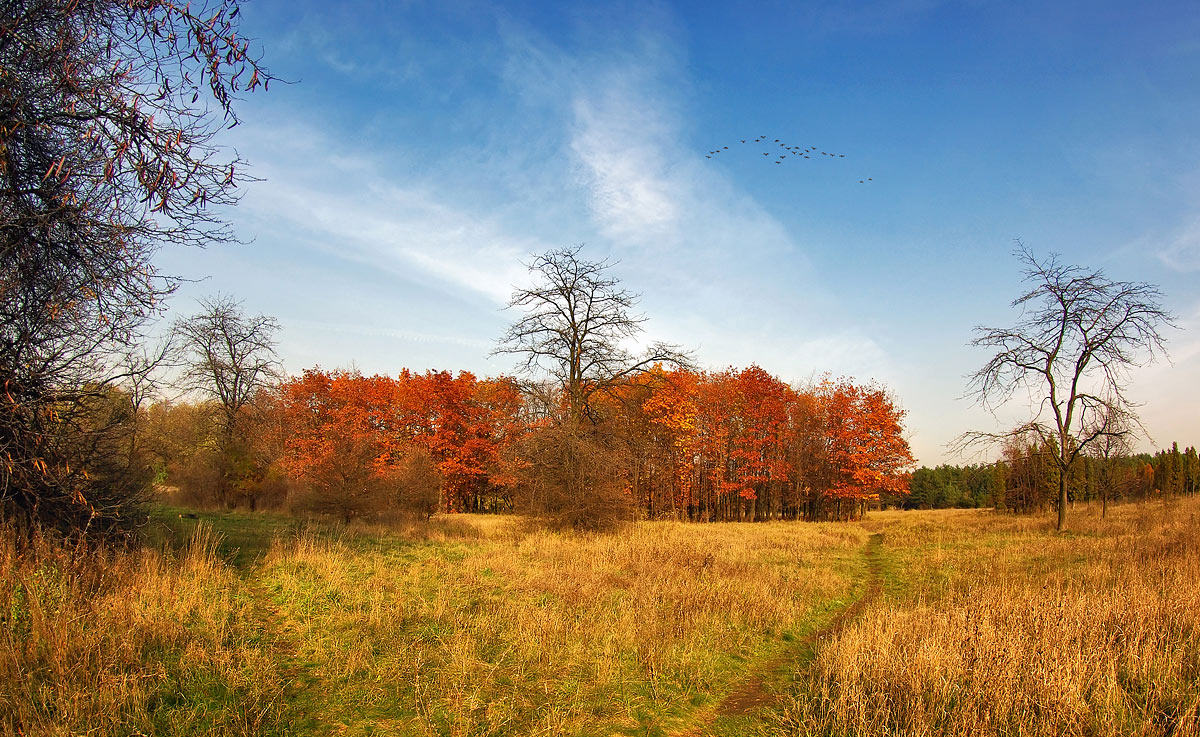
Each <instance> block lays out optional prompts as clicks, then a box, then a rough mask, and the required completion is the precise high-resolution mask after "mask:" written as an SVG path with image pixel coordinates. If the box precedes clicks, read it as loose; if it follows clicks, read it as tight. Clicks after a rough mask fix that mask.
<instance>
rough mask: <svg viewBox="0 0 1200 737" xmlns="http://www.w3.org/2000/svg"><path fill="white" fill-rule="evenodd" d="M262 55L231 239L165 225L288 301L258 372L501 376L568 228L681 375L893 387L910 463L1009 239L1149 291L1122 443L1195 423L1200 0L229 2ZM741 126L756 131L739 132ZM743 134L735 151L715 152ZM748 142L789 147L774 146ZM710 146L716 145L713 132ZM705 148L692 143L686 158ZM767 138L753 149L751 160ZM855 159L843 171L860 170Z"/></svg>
mask: <svg viewBox="0 0 1200 737" xmlns="http://www.w3.org/2000/svg"><path fill="white" fill-rule="evenodd" d="M240 17H241V19H242V23H243V27H242V31H243V35H247V36H249V37H250V38H253V39H255V42H254V43H255V44H256V45H257V46H258V47H259V48H260V49H261V52H262V57H263V62H264V64H265V65H266V66H267V68H269V69H270V71H271V72H272V73H273V74H274V75H275V76H276V77H277V78H279V81H277V82H274V83H272V84H271V86H270V89H269V91H268V92H267V93H265V94H262V93H259V92H256V93H253V94H251V95H248V96H246V97H245V98H244V99H243V100H242V101H241V103H240V104H239V106H238V108H237V109H238V111H239V114H240V117H241V119H242V124H241V125H239V126H238V127H236V128H234V129H232V130H230V131H227V135H226V137H225V139H224V140H225V143H226V144H228V145H229V146H230V147H231V149H235V150H236V152H237V154H238V155H239V156H241V157H242V158H244V159H246V160H247V161H248V162H249V164H250V168H251V174H252V175H253V176H255V177H257V179H258V181H255V182H252V183H249V184H248V185H246V186H245V187H244V188H243V193H242V199H241V202H240V203H239V205H238V206H237V207H236V208H234V209H232V210H230V211H229V213H228V218H229V221H230V222H231V224H232V225H233V228H234V230H235V231H236V232H237V234H238V235H239V236H240V238H241V239H242V240H244V241H245V243H244V244H243V245H223V246H214V247H211V248H208V249H203V250H201V249H187V248H182V247H170V246H167V247H164V248H163V249H162V250H161V251H160V253H159V258H158V266H159V268H160V269H161V270H162V271H163V272H165V273H168V274H174V275H178V276H180V277H183V278H184V279H186V281H185V282H184V283H183V285H182V286H181V288H180V290H179V292H178V293H177V295H176V296H175V297H174V299H173V301H172V307H171V310H172V312H171V314H170V315H168V316H167V319H168V320H169V319H172V318H173V317H174V316H177V315H186V314H190V313H192V312H195V311H196V310H197V309H198V307H197V299H199V298H201V297H204V296H207V295H215V294H218V293H219V294H226V295H232V296H234V297H235V298H237V299H240V300H242V301H243V304H244V309H245V310H246V311H247V312H249V313H264V314H268V315H273V316H274V317H276V318H277V319H278V320H279V322H280V324H281V331H280V333H279V336H278V340H279V345H278V350H279V355H280V358H281V360H282V362H283V364H284V367H285V369H286V370H287V371H288V372H290V373H292V374H298V373H300V372H301V371H303V370H304V369H306V368H310V367H314V366H320V367H322V368H325V369H333V368H353V369H357V370H360V371H362V372H363V373H366V374H374V373H381V374H391V375H395V374H396V373H398V372H399V370H400V369H401V368H404V367H407V368H410V369H413V370H417V371H423V370H425V369H437V370H451V371H459V370H467V371H471V372H474V373H476V374H477V375H481V376H483V375H497V374H502V373H511V372H512V371H513V369H514V368H515V361H514V357H513V356H504V355H500V356H491V355H489V354H490V352H491V350H492V349H493V348H494V347H495V346H496V341H497V339H498V338H500V336H501V335H502V334H503V333H504V330H505V328H506V327H507V326H508V325H509V324H510V323H511V322H513V321H514V320H515V319H516V316H515V315H514V314H513V313H512V312H511V311H505V309H504V307H505V305H506V303H507V301H508V298H509V297H510V295H511V294H512V290H513V288H514V287H515V286H518V285H528V284H529V283H530V279H531V277H530V275H529V273H528V271H527V269H526V267H525V266H524V265H523V264H527V263H529V262H530V260H531V259H532V257H533V256H534V255H536V254H540V253H544V252H546V251H548V250H550V249H555V248H562V247H568V246H574V245H577V244H583V251H582V253H583V255H584V257H586V258H588V259H590V260H602V259H611V260H612V261H613V262H614V265H613V266H612V273H613V275H614V276H615V277H616V278H618V279H619V280H620V282H621V284H622V286H624V287H625V288H627V289H629V290H631V291H633V292H636V293H638V294H640V295H641V301H640V304H639V306H638V309H639V311H640V312H641V313H642V314H644V315H645V317H646V318H647V321H646V323H645V326H646V335H645V337H646V339H647V340H665V341H668V342H671V343H677V344H681V345H683V346H684V347H687V348H689V349H691V350H692V351H693V354H694V356H695V358H696V360H697V362H698V363H699V364H700V365H701V366H702V367H705V368H710V369H722V368H726V367H728V366H736V367H745V366H749V365H751V364H757V365H759V366H761V367H763V368H764V369H766V370H768V371H769V372H771V373H773V374H775V375H776V376H778V377H780V378H781V379H783V380H785V381H788V382H805V381H809V380H812V379H814V378H819V377H820V376H822V375H824V374H830V375H831V376H834V377H839V376H848V377H854V378H856V379H857V380H860V381H863V382H867V381H875V382H878V383H880V384H882V385H884V386H886V387H887V388H888V389H889V390H890V391H891V392H892V393H893V394H894V396H895V398H896V401H897V403H898V404H899V405H900V406H901V407H903V408H904V409H905V411H906V413H907V415H906V428H907V431H908V436H909V442H910V444H911V445H912V448H913V451H914V454H915V455H916V457H917V460H918V463H919V464H927V465H934V464H937V463H942V462H950V463H959V462H969V461H973V460H977V459H976V458H974V457H970V456H968V457H963V456H958V455H956V454H955V453H953V452H952V451H950V450H949V449H948V444H950V443H951V442H952V441H953V440H954V439H955V438H956V437H957V436H958V435H959V434H960V433H962V432H964V431H967V430H995V429H999V428H1001V427H1002V426H1005V424H1006V423H1007V424H1009V425H1011V424H1012V422H1014V421H1015V419H1017V418H1022V417H1027V415H1028V403H1027V401H1026V400H1025V398H1018V401H1017V402H1016V403H1015V404H1014V405H1012V406H1011V407H1009V408H1006V409H1002V410H1001V412H1000V413H999V416H993V415H992V414H990V413H988V412H986V411H984V410H983V409H982V408H980V407H979V406H977V405H976V404H975V403H973V401H972V400H971V399H970V398H969V397H966V396H965V395H966V392H967V388H968V387H967V376H968V375H969V374H971V373H972V372H973V371H975V370H976V369H978V368H979V367H980V366H982V365H983V363H984V362H986V360H987V359H988V358H989V354H988V353H987V352H986V351H985V350H984V349H980V348H973V347H971V346H970V341H971V339H972V338H973V337H974V332H973V330H974V329H975V328H976V327H977V326H981V325H982V326H1006V325H1011V324H1013V323H1014V322H1015V321H1016V319H1017V317H1018V313H1017V312H1016V311H1015V310H1014V309H1013V308H1012V307H1011V306H1010V303H1011V301H1012V300H1013V299H1014V298H1016V297H1017V296H1018V295H1019V294H1020V293H1021V291H1022V281H1021V266H1020V263H1019V262H1018V260H1017V258H1016V257H1015V255H1014V245H1015V243H1016V241H1017V240H1018V239H1019V240H1020V241H1021V242H1022V243H1024V244H1025V246H1027V247H1028V248H1029V249H1030V250H1031V251H1032V252H1033V253H1034V254H1036V255H1038V256H1039V257H1046V256H1049V255H1050V254H1051V253H1057V254H1059V255H1060V256H1061V258H1062V259H1063V260H1064V261H1066V262H1068V263H1075V264H1080V265H1082V266H1085V267H1087V268H1089V269H1102V270H1103V271H1104V272H1105V273H1106V274H1107V275H1108V276H1109V277H1111V278H1113V279H1118V280H1125V281H1142V282H1149V283H1153V284H1155V285H1158V286H1159V287H1160V288H1161V290H1162V292H1163V294H1164V304H1165V306H1166V307H1167V308H1169V309H1170V310H1171V311H1172V312H1173V313H1174V314H1175V316H1176V322H1177V325H1178V329H1171V330H1168V331H1167V337H1168V340H1169V343H1168V348H1169V351H1170V353H1169V355H1170V359H1169V360H1160V361H1158V362H1157V363H1154V364H1152V365H1149V366H1144V367H1138V368H1136V369H1134V370H1133V371H1132V372H1131V374H1130V376H1129V377H1128V385H1129V394H1130V396H1131V397H1132V398H1133V399H1134V400H1135V401H1138V402H1140V403H1141V405H1142V406H1141V408H1140V413H1141V416H1142V419H1143V422H1144V424H1145V426H1146V428H1147V430H1148V431H1149V433H1150V439H1149V440H1147V441H1145V442H1144V443H1143V447H1144V448H1151V447H1154V446H1163V445H1166V446H1169V444H1170V443H1171V441H1179V442H1180V444H1181V446H1182V445H1192V444H1195V443H1197V442H1200V413H1198V412H1197V406H1198V405H1197V402H1196V397H1197V389H1196V388H1197V387H1198V386H1200V281H1198V279H1197V277H1198V276H1200V8H1197V6H1195V4H1194V3H1189V2H1103V0H1100V1H1091V2H1061V3H1060V2H1044V1H1039V2H1008V1H1006V2H990V1H989V0H974V1H966V2H948V1H947V2H941V1H939V0H862V1H858V0H851V1H849V2H842V1H835V0H828V1H821V2H804V1H802V0H801V1H789V2H783V1H779V2H761V3H736V4H735V3H697V2H678V3H669V2H628V3H623V2H613V3H576V2H563V1H557V0H556V1H555V2H544V3H542V2H527V3H517V2H513V3H503V4H492V3H481V2H474V1H471V0H466V1H460V0H438V1H437V2H423V1H422V0H410V1H408V2H391V1H387V2H385V1H383V0H379V1H377V2H338V3H330V2H326V1H325V0H252V1H250V2H246V3H245V4H244V6H243V8H242V13H241V16H240ZM761 136H765V137H766V138H767V139H768V141H767V143H756V142H755V141H754V139H756V138H759V137H761ZM742 139H746V141H747V142H746V143H742V142H741V141H742ZM775 139H779V140H780V141H782V142H784V143H787V144H789V145H792V146H798V147H799V148H803V149H807V148H810V147H813V148H815V150H816V151H817V152H819V151H825V152H828V153H834V154H838V155H837V156H822V155H819V154H818V153H816V152H814V153H812V154H811V155H810V158H808V159H800V158H798V157H797V156H796V155H795V154H789V157H788V158H787V159H784V160H782V161H780V163H774V162H775V161H777V160H778V157H777V155H776V154H777V153H786V152H784V151H783V150H782V149H780V148H778V146H777V144H775V143H774V140H775ZM725 146H728V147H729V149H728V150H725V149H724V147H725ZM717 149H720V150H721V153H719V154H716V155H711V154H710V152H711V151H713V150H717ZM764 151H765V152H768V153H770V154H771V155H768V156H763V155H762V154H763V152H764ZM860 180H861V182H860Z"/></svg>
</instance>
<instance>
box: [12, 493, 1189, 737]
mask: <svg viewBox="0 0 1200 737" xmlns="http://www.w3.org/2000/svg"><path fill="white" fill-rule="evenodd" d="M1198 512H1200V500H1183V501H1178V500H1170V501H1167V502H1165V503H1162V504H1148V505H1130V506H1126V507H1117V508H1114V509H1111V510H1110V513H1109V518H1108V519H1107V520H1100V519H1099V518H1098V515H1094V514H1090V513H1089V512H1087V511H1081V512H1080V513H1078V514H1077V515H1075V517H1074V519H1076V520H1077V526H1076V528H1075V529H1074V531H1073V532H1072V533H1070V534H1068V535H1058V534H1055V533H1054V532H1053V530H1052V525H1051V524H1050V523H1049V522H1048V521H1046V520H1040V519H1030V518H1013V517H1006V516H1002V515H996V514H993V513H987V512H975V511H962V512H921V513H904V514H901V513H882V514H880V513H876V514H872V515H871V516H870V517H869V518H868V519H867V520H865V521H864V522H863V523H861V524H829V525H822V524H817V525H809V524H795V523H772V524H720V525H687V524H674V523H643V524H638V525H635V526H633V527H631V528H630V529H628V530H626V531H624V532H623V533H622V534H619V535H609V536H585V535H562V534H556V533H549V532H544V531H535V530H527V529H524V528H522V527H520V526H518V525H517V524H515V521H514V520H512V519H507V518H502V517H472V516H456V517H450V518H441V519H435V520H434V522H433V523H431V524H429V525H420V526H412V527H407V528H394V527H393V528H384V527H377V528H370V527H357V528H351V529H345V528H340V527H332V526H327V525H311V524H304V523H300V522H297V521H295V520H292V519H290V518H286V517H279V516H271V515H247V514H197V515H196V517H195V518H191V517H186V516H181V515H185V514H188V513H186V512H184V511H183V510H174V509H166V508H164V509H162V510H161V511H160V512H159V514H158V515H157V518H156V522H155V525H154V526H153V527H152V529H151V536H152V538H153V540H154V542H153V543H152V544H151V546H150V547H149V548H145V549H134V550H128V551H107V552H105V551H90V552H89V551H79V550H74V549H64V548H62V547H59V546H55V545H54V544H52V543H50V542H47V541H40V542H37V544H35V545H33V546H32V547H29V546H26V547H25V548H21V547H19V546H16V545H15V543H14V541H13V538H12V536H11V534H10V533H5V535H7V537H4V538H3V539H0V732H3V733H11V734H23V735H55V736H57V735H63V736H64V737H65V736H66V735H76V734H85V733H86V734H96V735H102V736H103V735H135V734H146V735H159V734H162V735H202V736H203V735H214V736H215V735H280V736H281V737H282V735H296V736H298V735H383V734H387V735H404V736H410V735H411V736H413V737H427V736H433V735H438V736H440V735H447V736H458V735H462V736H464V737H465V736H467V735H479V736H488V735H497V736H499V735H520V736H522V737H524V736H525V735H547V736H549V735H572V736H578V737H589V736H591V735H596V736H597V737H599V736H601V735H603V736H605V737H609V736H611V735H663V736H665V735H688V734H690V735H706V736H711V737H717V736H720V737H750V736H752V735H753V736H756V737H761V736H763V735H804V734H822V735H830V736H837V735H901V734H933V733H938V734H943V733H944V734H951V735H955V734H963V735H966V734H980V733H988V734H996V733H1000V734H1003V733H1011V734H1027V735H1031V736H1035V737H1036V736H1037V735H1050V734H1080V735H1089V734H1097V735H1099V734H1106V735H1107V734H1118V735H1120V734H1127V735H1164V737H1165V736H1166V735H1171V736H1172V737H1183V736H1186V735H1196V734H1200V729H1198V728H1197V717H1198V715H1200V686H1197V684H1198V683H1200V645H1198V643H1200V527H1197V523H1196V517H1197V513H1198Z"/></svg>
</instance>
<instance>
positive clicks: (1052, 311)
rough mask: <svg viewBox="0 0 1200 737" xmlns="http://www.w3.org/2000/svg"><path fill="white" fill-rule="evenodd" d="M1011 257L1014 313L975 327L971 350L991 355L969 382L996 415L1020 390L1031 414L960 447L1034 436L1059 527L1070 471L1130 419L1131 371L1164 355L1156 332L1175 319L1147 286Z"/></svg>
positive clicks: (1023, 251)
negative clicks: (1019, 273)
mask: <svg viewBox="0 0 1200 737" xmlns="http://www.w3.org/2000/svg"><path fill="white" fill-rule="evenodd" d="M1017 254H1018V256H1019V258H1020V260H1021V261H1022V262H1023V263H1024V265H1025V269H1024V273H1025V282H1026V283H1027V284H1028V285H1029V290H1028V291H1027V292H1025V293H1024V294H1022V295H1021V296H1020V297H1018V298H1017V299H1016V300H1014V301H1013V303H1012V306H1013V307H1018V308H1020V309H1021V317H1020V319H1019V320H1018V321H1017V323H1016V324H1015V325H1013V326H1012V327H1007V328H989V327H978V328H976V329H975V330H976V333H977V337H976V338H975V340H974V341H972V345H975V346H980V347H984V348H990V349H997V352H996V354H995V355H994V356H992V358H991V359H990V360H989V361H988V362H987V363H986V364H985V365H984V366H983V368H981V369H979V370H978V371H976V372H975V373H974V374H973V375H972V376H971V382H970V393H971V394H973V395H974V396H975V397H976V398H977V400H978V401H979V402H980V403H981V404H982V405H983V406H984V407H986V408H988V409H990V410H994V409H995V408H997V407H998V406H1000V405H1002V404H1004V403H1006V402H1007V401H1008V400H1010V399H1011V398H1012V397H1013V395H1014V394H1015V393H1016V392H1017V391H1018V390H1021V389H1024V390H1027V391H1028V392H1029V394H1030V396H1031V397H1032V398H1033V399H1034V400H1035V404H1034V406H1033V408H1032V410H1033V415H1032V417H1031V418H1030V420H1029V421H1028V422H1026V423H1024V424H1022V425H1021V426H1019V427H1018V428H1016V429H1015V430H1012V431H1009V432H1005V433H987V432H972V433H967V434H966V435H964V436H962V438H960V443H961V444H963V445H966V444H971V443H978V442H995V441H1000V440H1003V439H1005V438H1007V437H1012V436H1015V435H1025V434H1028V433H1034V434H1036V435H1037V436H1038V437H1040V438H1042V440H1043V441H1044V442H1045V443H1047V444H1048V445H1049V446H1051V447H1052V448H1054V451H1055V453H1054V460H1055V463H1056V464H1057V466H1058V469H1059V474H1058V476H1059V481H1058V523H1057V525H1058V529H1059V530H1063V529H1065V528H1066V523H1067V484H1068V477H1069V472H1070V469H1071V466H1072V465H1073V464H1074V462H1075V460H1076V459H1077V458H1078V457H1079V456H1080V454H1081V453H1084V452H1086V451H1087V450H1088V449H1089V448H1090V447H1091V446H1093V445H1094V444H1096V443H1097V442H1100V441H1101V440H1103V439H1104V438H1106V437H1111V436H1112V435H1113V434H1114V432H1115V426H1114V425H1113V424H1112V422H1113V421H1115V420H1116V419H1117V418H1121V420H1122V421H1123V422H1125V423H1126V424H1128V423H1129V422H1136V418H1137V414H1136V411H1135V406H1134V404H1133V403H1132V402H1131V401H1130V400H1129V399H1128V397H1126V395H1125V391H1124V389H1125V383H1126V381H1127V380H1128V374H1129V369H1130V368H1132V367H1134V366H1139V365H1143V364H1145V363H1148V362H1150V361H1153V360H1154V359H1155V358H1156V357H1157V356H1158V355H1160V354H1161V355H1165V347H1164V344H1165V342H1166V339H1165V338H1164V336H1163V334H1162V332H1161V331H1162V329H1163V328H1164V327H1165V326H1172V325H1173V321H1172V316H1171V314H1170V313H1169V312H1168V311H1167V310H1165V309H1164V308H1163V307H1162V305H1161V301H1162V294H1161V293H1160V292H1159V290H1158V289H1157V288H1156V287H1154V286H1153V285H1150V284H1146V283H1142V282H1122V281H1113V280H1111V279H1109V278H1108V277H1106V276H1105V275H1104V273H1103V272H1102V271H1098V270H1097V271H1089V270H1087V269H1085V268H1083V267H1080V266H1072V265H1066V264H1063V263H1061V262H1060V261H1059V259H1058V257H1057V256H1056V255H1053V254H1052V255H1051V256H1050V257H1049V258H1047V259H1045V260H1041V261H1039V260H1038V259H1037V258H1036V257H1035V256H1034V255H1033V253H1032V252H1030V251H1029V249H1027V248H1026V247H1025V246H1024V245H1023V244H1020V243H1018V251H1017ZM1105 418H1108V420H1109V421H1107V422H1106V421H1105Z"/></svg>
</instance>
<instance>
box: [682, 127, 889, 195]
mask: <svg viewBox="0 0 1200 737" xmlns="http://www.w3.org/2000/svg"><path fill="white" fill-rule="evenodd" d="M737 140H738V141H740V142H741V143H766V142H768V141H769V142H772V143H775V144H777V145H778V146H779V148H782V149H783V150H784V152H785V153H782V154H780V153H778V152H775V154H774V156H775V157H776V158H774V159H772V161H773V163H775V164H782V163H783V162H784V159H787V158H788V157H789V155H790V156H791V157H792V158H795V159H804V160H805V161H811V160H812V158H813V157H814V156H816V155H817V154H818V153H819V154H821V155H822V156H827V157H829V158H831V159H844V158H846V154H841V153H837V152H836V151H822V150H821V149H819V148H817V147H816V146H808V147H807V148H804V147H801V146H799V145H792V144H791V143H789V142H788V141H786V140H783V139H780V138H773V139H772V138H767V136H766V134H763V135H760V136H758V137H756V138H739V139H737ZM727 151H729V146H718V147H717V148H715V149H713V150H712V151H709V152H708V153H707V154H706V155H705V157H704V158H706V159H711V158H713V157H715V156H716V155H717V154H720V153H724V152H727ZM761 153H762V155H763V156H766V157H768V158H770V157H771V156H772V153H771V151H770V150H768V151H762V152H761ZM872 181H874V179H873V178H871V177H866V178H865V179H859V180H858V183H859V184H866V183H867V182H872Z"/></svg>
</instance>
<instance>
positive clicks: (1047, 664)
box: [781, 499, 1200, 737]
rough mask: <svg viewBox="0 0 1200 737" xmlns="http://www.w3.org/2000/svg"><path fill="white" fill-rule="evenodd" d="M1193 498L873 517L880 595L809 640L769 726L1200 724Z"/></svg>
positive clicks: (1073, 729)
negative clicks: (1063, 521)
mask: <svg viewBox="0 0 1200 737" xmlns="http://www.w3.org/2000/svg"><path fill="white" fill-rule="evenodd" d="M1198 515H1200V503H1197V500H1194V499H1192V500H1180V499H1169V500H1167V501H1166V502H1165V503H1153V504H1148V505H1128V506H1123V507H1118V508H1115V509H1112V510H1110V512H1109V515H1108V518H1107V519H1104V520H1102V519H1101V518H1100V515H1099V509H1098V508H1096V509H1087V510H1078V511H1077V512H1076V514H1075V515H1074V517H1073V519H1072V523H1073V524H1072V526H1073V532H1071V533H1069V534H1065V535H1059V534H1055V533H1054V532H1052V528H1051V526H1050V524H1049V522H1048V521H1047V520H1043V519H1030V518H1014V517H1003V516H996V515H986V514H983V515H981V514H978V513H974V512H934V513H926V514H923V515H904V514H877V515H874V516H873V517H872V519H871V520H870V521H868V522H867V523H866V524H867V527H869V528H871V529H873V530H878V531H881V532H883V534H884V539H885V543H884V545H885V548H886V549H887V550H888V552H889V554H890V561H891V571H892V575H893V580H892V581H891V584H892V585H891V587H890V590H891V591H892V592H893V596H891V597H887V598H885V599H883V600H881V601H880V602H879V603H878V604H876V605H875V606H873V607H870V608H869V609H868V610H867V612H866V613H865V614H864V615H863V616H862V617H861V618H860V619H859V620H858V621H857V622H856V623H855V624H854V625H852V626H850V627H848V628H847V629H846V630H844V631H843V632H842V633H841V634H840V635H839V636H838V637H836V638H834V639H833V640H832V641H831V642H830V643H828V644H827V645H826V646H825V647H823V648H822V649H821V651H820V654H819V656H818V658H817V659H816V662H815V663H814V664H813V666H812V667H811V668H809V669H807V670H806V672H805V673H803V674H800V676H799V677H798V679H797V683H796V685H795V687H794V689H793V691H792V693H791V694H789V696H788V698H787V699H786V701H787V707H786V710H785V715H784V716H783V718H782V720H781V721H782V724H783V726H782V728H781V732H783V733H786V734H813V733H816V734H826V735H856V736H857V735H983V734H988V735H992V734H999V735H1029V736H1030V737H1033V736H1035V735H1047V736H1049V735H1164V737H1165V736H1173V737H1184V736H1185V735H1196V734H1200V520H1198Z"/></svg>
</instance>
